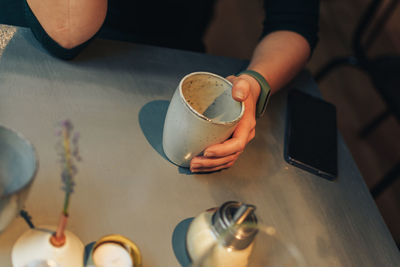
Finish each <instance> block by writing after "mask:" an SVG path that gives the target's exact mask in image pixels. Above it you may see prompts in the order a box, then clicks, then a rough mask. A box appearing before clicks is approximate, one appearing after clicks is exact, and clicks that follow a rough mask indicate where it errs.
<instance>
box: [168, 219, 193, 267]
mask: <svg viewBox="0 0 400 267" xmlns="http://www.w3.org/2000/svg"><path fill="white" fill-rule="evenodd" d="M193 219H194V218H187V219H184V220H183V221H181V222H179V223H178V225H177V226H176V227H175V229H174V232H173V234H172V248H173V250H174V254H175V257H176V259H177V260H178V262H179V263H180V264H181V266H182V267H190V265H191V261H190V258H189V255H188V254H187V250H186V233H187V231H188V229H189V226H190V223H191V222H192V221H193Z"/></svg>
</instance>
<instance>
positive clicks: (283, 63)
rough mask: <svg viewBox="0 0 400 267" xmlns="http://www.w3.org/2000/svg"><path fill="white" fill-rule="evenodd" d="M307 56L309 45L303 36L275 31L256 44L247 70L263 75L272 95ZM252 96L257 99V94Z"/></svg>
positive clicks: (300, 65)
mask: <svg viewBox="0 0 400 267" xmlns="http://www.w3.org/2000/svg"><path fill="white" fill-rule="evenodd" d="M309 56H310V45H309V44H308V42H307V41H306V39H305V38H304V37H303V36H301V35H299V34H298V33H295V32H290V31H276V32H272V33H270V34H268V35H267V36H265V37H264V39H262V40H261V42H260V43H259V44H258V46H257V47H256V49H255V51H254V54H253V57H252V59H251V62H250V65H249V67H248V69H252V70H255V71H257V72H259V73H260V74H261V75H263V76H264V78H265V79H266V80H267V82H268V83H269V85H270V87H271V90H272V93H274V92H276V91H277V90H279V89H280V88H282V87H283V86H284V85H285V84H287V83H288V82H289V81H290V80H291V79H293V78H294V77H295V75H296V74H297V73H298V72H299V71H300V70H301V69H302V68H303V67H304V66H305V64H306V63H307V60H308V58H309ZM253 82H254V81H253ZM256 90H259V88H257V89H256ZM253 94H254V95H256V96H257V97H258V94H259V92H254V93H253Z"/></svg>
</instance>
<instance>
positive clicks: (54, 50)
mask: <svg viewBox="0 0 400 267" xmlns="http://www.w3.org/2000/svg"><path fill="white" fill-rule="evenodd" d="M24 2H25V10H24V13H25V21H26V23H27V25H28V27H30V28H31V30H32V32H33V35H34V36H35V38H36V39H37V40H38V41H39V42H40V43H41V45H42V46H43V47H44V48H45V49H46V50H47V51H48V52H49V53H50V54H52V55H53V56H55V57H58V58H61V59H67V60H68V59H72V58H74V57H76V56H77V55H78V54H79V52H81V51H82V49H83V48H85V47H86V46H87V45H88V44H89V42H90V41H91V40H92V39H93V38H92V39H90V40H88V41H86V42H84V43H83V44H81V45H79V46H77V47H74V48H71V49H67V48H64V47H62V46H61V45H59V44H58V43H57V42H56V41H54V40H53V39H52V38H51V37H50V36H49V35H48V34H47V33H46V31H45V30H44V29H43V27H42V25H40V22H39V21H38V20H37V18H36V16H35V15H34V14H33V12H32V10H31V8H30V7H29V5H28V3H27V2H26V1H25V0H24Z"/></svg>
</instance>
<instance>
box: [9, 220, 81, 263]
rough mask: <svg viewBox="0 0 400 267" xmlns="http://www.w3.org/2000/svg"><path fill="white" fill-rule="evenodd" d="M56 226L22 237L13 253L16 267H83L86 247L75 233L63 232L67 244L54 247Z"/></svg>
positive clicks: (25, 234)
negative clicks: (53, 240)
mask: <svg viewBox="0 0 400 267" xmlns="http://www.w3.org/2000/svg"><path fill="white" fill-rule="evenodd" d="M64 226H65V225H64ZM57 229H59V228H56V227H54V226H48V225H45V226H40V227H37V228H33V229H30V230H28V231H26V232H25V233H24V234H23V235H22V236H20V237H19V238H18V240H17V242H16V243H15V244H14V247H13V249H12V252H11V260H12V264H13V266H14V267H26V266H44V267H47V266H49V267H61V266H71V267H72V266H73V267H83V256H84V245H83V243H82V242H81V240H80V239H79V238H78V237H77V236H76V235H74V234H73V233H71V232H69V231H67V230H63V233H64V238H65V242H64V243H63V244H62V245H60V244H57V245H54V244H53V242H52V241H51V239H54V235H55V234H56V232H57Z"/></svg>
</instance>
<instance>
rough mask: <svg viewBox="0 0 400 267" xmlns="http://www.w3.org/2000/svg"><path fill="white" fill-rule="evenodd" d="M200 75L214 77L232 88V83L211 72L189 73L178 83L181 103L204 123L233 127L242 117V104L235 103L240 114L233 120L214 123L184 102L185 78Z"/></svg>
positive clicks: (214, 121) (243, 107) (243, 108)
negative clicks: (183, 86)
mask: <svg viewBox="0 0 400 267" xmlns="http://www.w3.org/2000/svg"><path fill="white" fill-rule="evenodd" d="M201 74H203V75H204V74H205V75H210V76H214V77H216V78H219V79H222V80H223V81H224V82H226V83H228V84H229V85H230V86H233V85H232V83H231V82H230V81H228V80H227V79H225V78H224V77H222V76H220V75H218V74H214V73H211V72H207V71H195V72H191V73H189V74H186V75H185V76H184V77H183V78H182V79H181V80H180V82H179V96H180V98H181V99H182V100H183V102H184V103H185V105H186V106H187V107H188V108H189V110H190V111H191V112H192V113H194V114H195V115H196V116H197V117H199V118H200V119H203V120H205V121H208V122H211V123H214V124H219V125H233V124H235V123H236V122H238V121H240V119H241V118H242V117H243V114H244V110H245V106H244V104H243V102H239V101H237V102H238V103H240V114H239V116H237V117H236V118H235V119H234V120H231V121H216V120H213V119H210V118H207V117H206V116H204V115H203V114H201V113H199V112H198V111H197V110H195V109H194V108H193V107H192V106H191V105H190V104H189V103H188V102H187V101H186V99H185V97H184V95H183V92H182V84H183V82H184V81H185V80H186V79H187V78H189V77H191V76H194V75H201ZM234 101H236V100H234Z"/></svg>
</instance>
